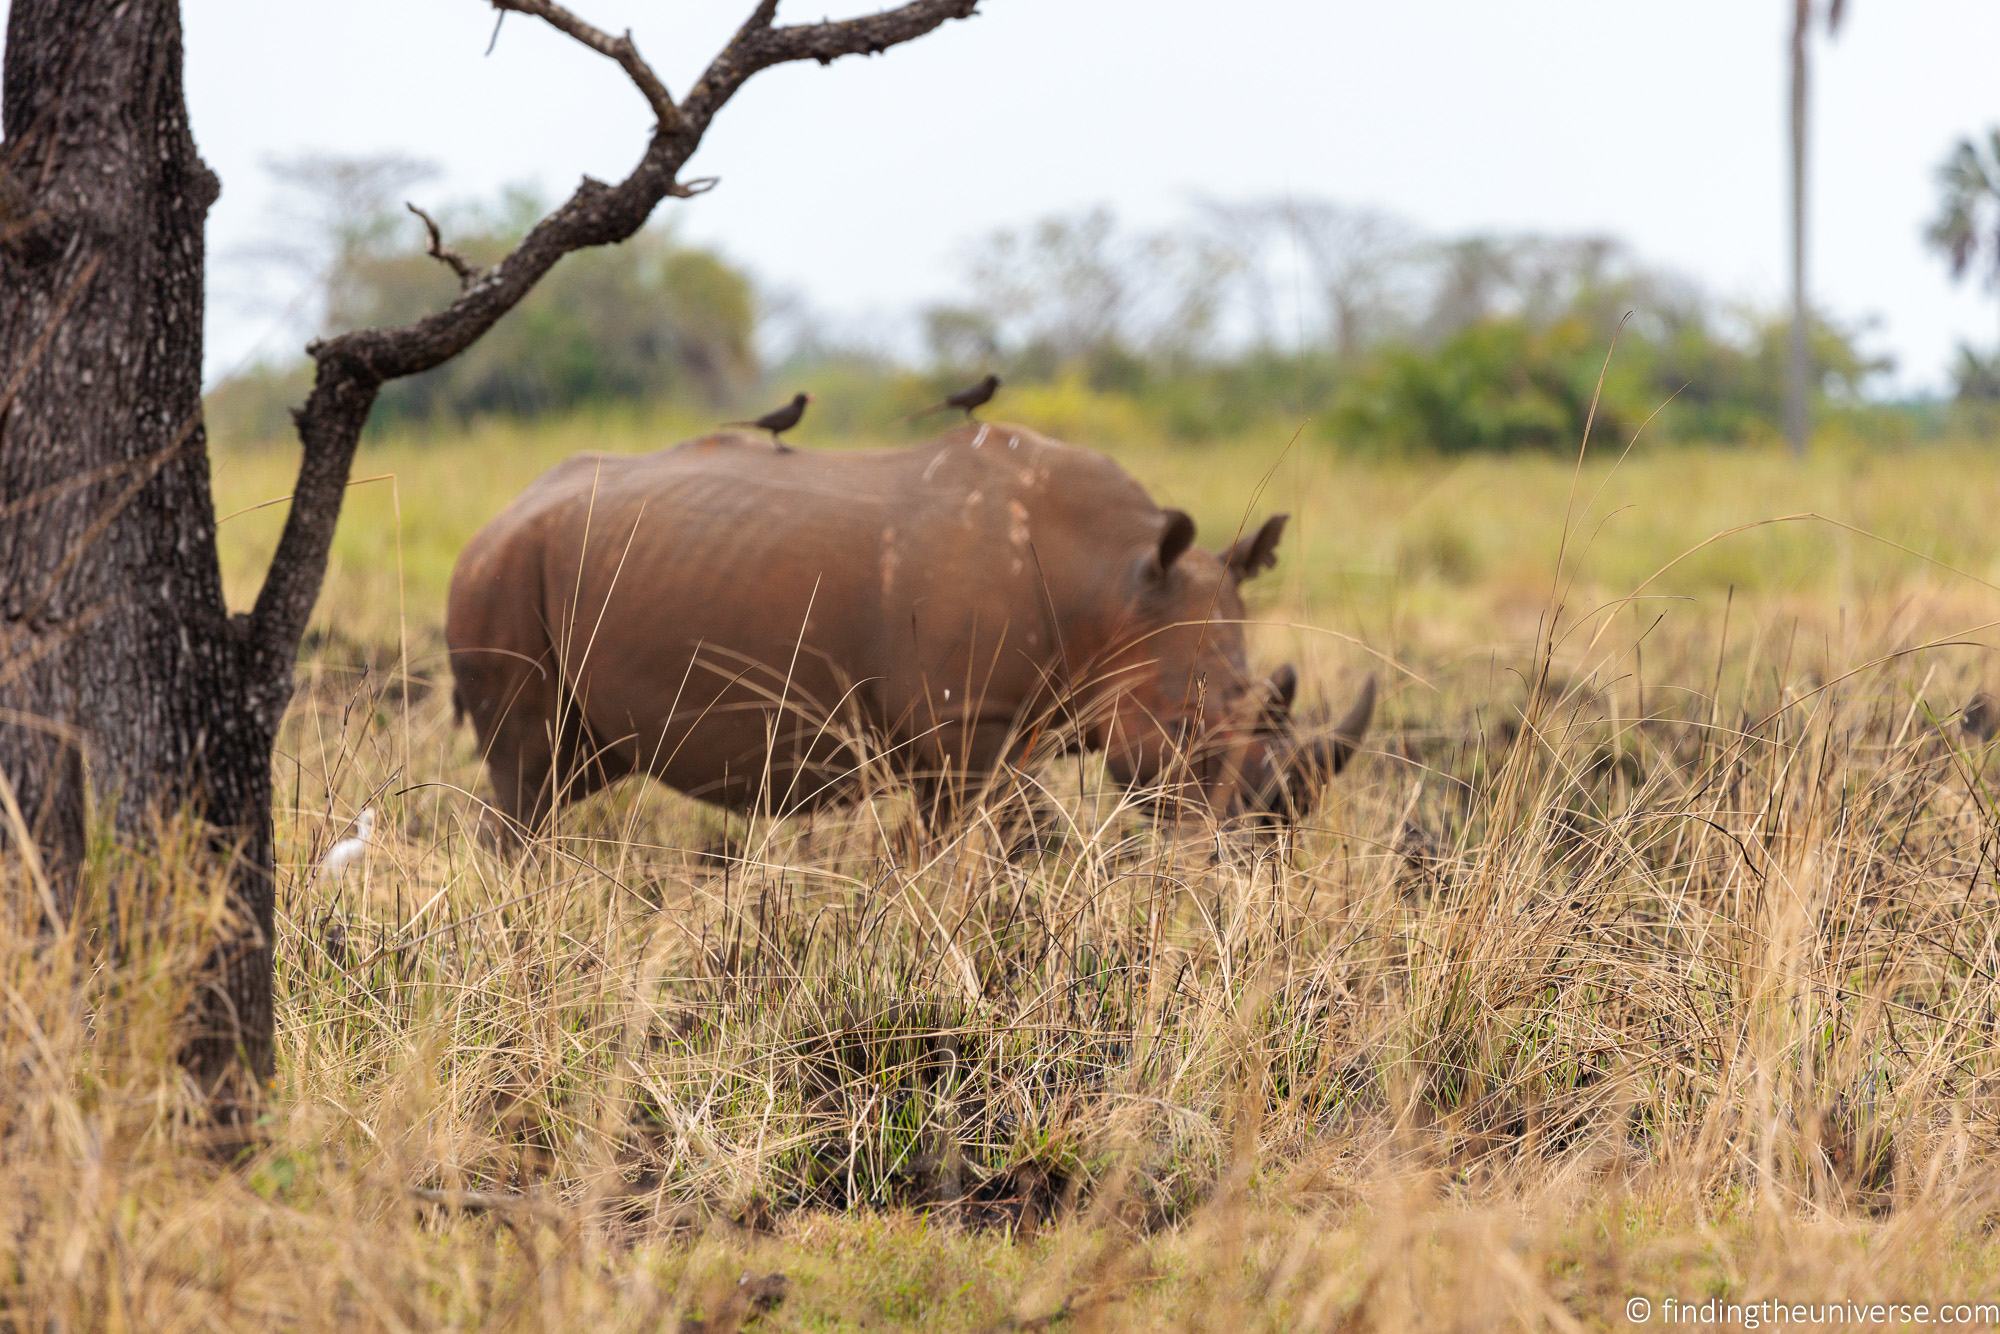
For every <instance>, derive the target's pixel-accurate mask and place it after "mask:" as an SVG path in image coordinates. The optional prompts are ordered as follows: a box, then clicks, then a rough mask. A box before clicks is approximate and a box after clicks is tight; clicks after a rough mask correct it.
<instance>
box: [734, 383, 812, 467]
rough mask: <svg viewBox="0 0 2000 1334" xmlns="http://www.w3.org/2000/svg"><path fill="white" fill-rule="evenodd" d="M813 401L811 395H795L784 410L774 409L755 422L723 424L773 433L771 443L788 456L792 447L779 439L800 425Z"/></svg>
mask: <svg viewBox="0 0 2000 1334" xmlns="http://www.w3.org/2000/svg"><path fill="white" fill-rule="evenodd" d="M812 401H813V396H812V395H811V394H793V395H792V401H791V402H789V403H787V404H785V406H783V407H782V408H772V409H771V410H770V411H769V412H767V413H765V414H764V415H763V416H761V417H759V418H757V419H756V420H755V421H744V422H724V423H722V424H723V425H724V426H753V427H755V428H756V429H758V430H760V431H769V432H770V433H771V443H772V444H774V445H776V446H777V447H778V452H779V453H781V454H788V453H790V452H791V448H792V447H791V446H790V445H788V444H786V443H785V442H784V441H782V440H780V439H779V438H778V437H779V436H781V435H783V434H784V433H785V432H787V431H789V430H791V429H792V428H793V427H794V426H797V425H798V424H799V418H801V417H803V416H805V415H806V404H808V403H810V402H812Z"/></svg>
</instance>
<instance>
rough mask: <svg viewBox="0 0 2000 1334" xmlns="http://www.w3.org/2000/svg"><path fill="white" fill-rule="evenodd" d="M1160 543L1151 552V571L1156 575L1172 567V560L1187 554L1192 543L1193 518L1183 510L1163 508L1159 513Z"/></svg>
mask: <svg viewBox="0 0 2000 1334" xmlns="http://www.w3.org/2000/svg"><path fill="white" fill-rule="evenodd" d="M1160 517H1161V519H1162V520H1163V522H1162V524H1161V526H1160V545H1159V548H1158V550H1156V551H1155V552H1154V553H1153V561H1152V571H1153V573H1154V574H1156V575H1160V574H1165V573H1166V572H1167V571H1168V570H1171V569H1173V568H1174V562H1175V561H1177V560H1179V559H1180V558H1181V557H1182V556H1185V555H1187V551H1188V548H1189V547H1191V546H1193V545H1194V520H1193V519H1190V518H1189V517H1188V516H1187V514H1186V513H1185V512H1184V511H1181V510H1165V511H1163V512H1162V513H1161V516H1160Z"/></svg>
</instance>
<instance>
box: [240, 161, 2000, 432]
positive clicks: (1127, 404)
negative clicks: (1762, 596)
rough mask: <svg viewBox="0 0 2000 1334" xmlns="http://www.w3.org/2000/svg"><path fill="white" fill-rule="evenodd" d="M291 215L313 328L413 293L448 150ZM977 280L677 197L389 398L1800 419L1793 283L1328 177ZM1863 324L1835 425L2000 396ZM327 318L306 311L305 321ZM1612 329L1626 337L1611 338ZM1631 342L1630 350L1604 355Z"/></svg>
mask: <svg viewBox="0 0 2000 1334" xmlns="http://www.w3.org/2000/svg"><path fill="white" fill-rule="evenodd" d="M271 171H272V174H273V177H274V179H275V181H276V182H277V183H278V185H279V186H280V187H281V191H282V194H283V197H284V199H285V203H284V205H283V206H282V207H281V208H280V209H279V210H277V211H276V213H275V215H274V216H276V217H277V218H278V227H279V236H278V239H274V241H273V242H272V243H270V244H269V245H267V246H264V247H259V248H258V249H257V250H255V251H253V252H249V253H244V254H238V255H235V256H231V257H225V258H226V260H227V263H228V267H229V268H230V269H231V270H232V271H233V272H234V273H236V274H237V275H239V277H243V278H246V279H247V281H246V282H245V285H244V286H245V290H247V291H248V292H249V293H251V294H252V296H251V299H252V300H260V299H262V298H261V297H260V296H257V295H255V294H259V293H262V292H265V291H270V290H281V291H304V292H306V293H307V294H308V304H309V306H310V308H309V309H299V308H297V307H296V305H295V307H294V308H293V309H290V310H286V311H279V312H277V313H278V314H279V317H280V318H281V320H283V321H284V322H285V325H286V327H287V328H289V329H296V330H298V331H300V332H302V333H307V334H310V333H317V332H321V331H328V330H338V329H348V328H354V327H357V326H362V325H367V324H376V323H382V322H391V321H394V322H400V321H404V320H409V319H412V318H416V317H418V316H420V315H422V314H424V313H425V312H428V311H431V310H435V309H437V308H438V307H440V306H442V305H443V304H445V303H446V302H447V301H449V300H450V298H451V296H452V294H453V292H454V291H455V289H456V284H457V279H456V278H455V277H454V276H453V274H452V273H451V272H450V271H449V270H448V269H447V268H446V267H445V266H444V265H442V264H440V263H439V262H437V260H435V259H433V258H432V257H430V256H429V255H427V254H426V253H425V245H424V239H425V233H424V228H423V225H422V224H421V223H420V222H419V220H418V219H417V218H416V217H414V216H413V215H412V214H411V213H409V212H408V211H406V210H405V208H404V207H403V204H402V200H404V199H405V198H408V197H410V196H411V194H412V193H413V187H415V186H418V185H421V184H422V183H423V182H425V181H426V180H427V179H428V178H429V177H430V176H431V175H432V174H433V173H432V170H431V169H430V168H429V167H427V166H426V165H425V164H423V163H420V162H415V161H412V160H409V159H404V158H394V157H388V158H368V159H358V160H357V159H339V158H326V157H303V158H295V159H288V160H286V161H283V162H278V163H274V164H272V166H271ZM544 204H545V201H543V200H541V199H539V198H537V197H536V196H535V195H534V194H533V193H532V192H529V191H525V190H515V191H512V192H509V193H507V194H505V195H503V196H502V197H501V198H499V199H495V200H489V201H477V202H472V203H467V204H462V205H460V206H457V207H453V208H447V209H442V210H439V212H438V215H437V216H438V221H439V223H440V225H441V227H442V229H443V234H444V237H445V240H446V243H447V244H448V245H450V246H451V247H452V248H453V249H455V250H457V251H458V252H459V253H461V254H462V255H463V256H464V257H465V258H466V259H467V260H469V261H470V262H472V263H474V264H480V265H483V264H487V263H490V262H492V261H493V260H494V259H496V258H497V257H498V256H500V255H501V254H503V253H504V252H505V250H506V249H507V248H508V247H509V246H510V245H511V244H512V243H513V242H514V241H516V240H517V239H518V238H519V237H520V236H521V235H522V234H523V232H524V231H525V229H526V228H527V227H528V226H529V225H531V223H532V222H533V220H534V219H535V217H537V216H538V215H539V213H540V212H541V211H542V209H543V207H544ZM961 279H962V280H961V285H960V291H959V293H958V294H957V295H956V296H954V297H953V298H952V299H951V300H948V301H943V302H939V303H937V304H934V305H932V306H930V307H928V308H926V309H923V310H921V311H917V312H913V313H912V318H911V319H910V320H909V321H908V322H907V326H906V327H903V328H900V329H893V330H884V329H881V328H873V329H861V330H858V331H857V330H855V329H852V328H844V327H843V326H842V325H841V323H840V322H839V320H838V319H836V318H834V317H830V316H828V315H827V314H826V313H824V312H821V311H818V310H815V309H814V308H812V307H811V305H810V304H809V303H808V302H807V301H805V300H804V299H802V298H800V297H798V296H796V295H794V294H788V293H785V292H781V291H774V290H770V289H768V288H765V287H763V286H761V285H760V284H759V283H758V281H757V279H756V278H755V276H754V275H752V274H750V273H748V272H746V271H745V270H744V269H743V268H742V267H741V266H739V265H737V264H735V263H733V262H731V261H730V260H729V259H728V258H727V257H726V256H724V255H722V254H720V253H718V252H716V251H714V250H712V249H709V248H707V247H704V246H699V245H694V244H691V243H689V242H687V241H685V240H684V239H683V238H682V237H680V236H679V235H678V234H677V233H676V231H675V230H674V228H673V227H672V225H671V224H667V225H655V226H653V227H651V228H648V229H647V230H646V231H645V232H643V233H641V234H640V235H639V236H638V237H636V238H635V239H634V240H633V241H632V242H630V243H628V244H625V245H623V246H616V247H608V248H604V249H600V250H596V251H590V252H585V253H582V254H579V255H575V256H572V257H570V258H569V259H567V260H565V261H564V262H563V263H562V264H561V265H559V266H558V267H557V268H556V270H555V271H554V272H553V273H551V274H550V275H549V276H548V277H547V278H546V279H544V280H543V282H542V283H541V285H540V286H539V287H538V288H537V289H536V291H535V292H534V294H533V295H532V296H531V297H530V298H529V299H528V300H527V301H526V302H524V303H523V304H522V305H521V307H520V308H519V309H518V310H517V311H516V312H515V313H514V314H512V315H511V316H509V317H508V318H507V319H505V320H503V321H501V323H500V324H499V325H498V326H497V327H496V328H495V329H494V330H493V331H492V332H491V333H489V334H488V335H487V336H486V337H485V338H484V339H482V340H481V341H480V342H479V343H477V344H476V345H475V346H474V347H473V348H472V349H470V350H469V351H468V352H467V353H466V354H465V355H463V356H461V357H459V358H457V359H456V360H454V361H452V362H450V363H449V364H447V365H446V366H445V367H443V368H441V369H439V370H438V371H435V372H432V373H431V374H429V375H425V376H420V377H417V378H415V379H412V380H407V381H401V382H398V383H396V384H394V385H391V386H390V387H389V388H388V389H386V390H385V392H384V393H383V396H382V400H381V404H380V406H379V407H378V409H377V411H376V413H375V416H374V418H373V419H372V423H371V426H372V428H373V429H375V430H378V431H380V430H385V429H393V428H395V427H399V426H401V427H409V426H413V425H414V426H418V427H428V426H437V427H447V426H458V425H463V424H466V423H468V422H470V421H473V420H477V419H484V418H492V417H500V418H533V417H538V416H543V415H550V414H563V413H569V412H574V411H576V410H579V409H592V410H596V409H603V408H623V407H628V406H634V405H636V406H644V407H655V408H661V409H671V410H672V411H673V414H674V415H675V416H676V417H680V418H688V419H696V420H700V419H707V418H715V419H720V418H722V417H724V416H730V415H737V414H738V413H740V412H743V411H750V410H761V409H762V408H763V407H766V406H769V403H768V402H767V400H769V401H775V400H776V399H778V398H781V397H783V396H784V395H785V394H788V393H790V392H792V391H793V390H794V389H795V388H808V389H810V390H812V391H813V393H814V394H815V396H816V405H815V408H814V415H813V422H812V426H813V427H814V428H816V431H817V432H818V433H821V434H823V435H825V436H829V437H837V436H849V437H856V436H859V437H867V438H877V437H894V436H900V435H907V434H910V433H913V432H916V431H920V430H923V429H926V428H927V426H934V425H936V422H934V421H933V422H929V423H922V422H920V423H910V422H907V421H906V420H905V418H906V416H907V414H908V413H909V412H910V411H911V410H912V409H913V408H916V407H920V406H922V405H923V404H925V403H927V402H930V401H934V400H935V399H936V398H937V397H939V396H941V394H942V393H943V392H946V391H948V390H950V389H952V388H955V387H957V386H958V385H960V384H963V383H966V382H969V381H970V380H973V379H975V378H977V377H978V376H979V375H980V374H983V373H984V372H986V371H987V370H994V371H997V372H998V373H1000V374H1001V375H1003V376H1004V377H1005V378H1006V380H1007V388H1006V390H1005V391H1004V393H1005V398H1004V400H1003V406H1002V408H1001V412H1002V413H1003V415H1005V416H1008V417H1011V418H1016V419H1020V420H1026V421H1031V422H1033V423H1035V424H1036V425H1037V426H1039V427H1041V428H1043V429H1046V430H1049V431H1052V432H1055V433H1057V434H1061V435H1066V436H1070V437H1073V438H1076V439H1079V440H1086V441H1092V442H1096V443H1116V442H1121V441H1139V440H1163V441H1173V442H1187V443H1198V442H1202V441H1205V440H1213V439H1217V438H1224V437H1235V436H1241V435H1242V434H1243V433H1245V432H1247V431H1255V430H1259V429H1267V428H1268V429H1270V430H1273V431H1276V432H1281V433H1283V434H1284V435H1286V436H1288V437H1289V436H1291V435H1292V434H1294V433H1299V434H1302V436H1303V437H1304V438H1305V439H1308V440H1315V441H1324V442H1328V443H1332V444H1337V445H1339V446H1340V447H1342V448H1346V449H1351V450H1357V451H1363V452H1378V453H1407V452H1418V453H1437V454H1466V453H1475V452H1481V451H1503V450H1521V449H1525V450H1552V451H1558V452H1565V451H1572V450H1574V449H1575V448H1576V446H1577V444H1578V442H1579V440H1580V439H1581V438H1582V435H1583V431H1584V424H1585V421H1586V418H1588V417H1589V414H1590V412H1591V404H1592V400H1593V396H1594V395H1597V394H1598V383H1599V376H1600V374H1602V376H1603V383H1602V391H1601V395H1599V397H1598V403H1597V414H1596V424H1595V428H1594V432H1593V435H1594V439H1595V440H1596V441H1597V442H1598V443H1600V444H1608V443H1616V444H1620V445H1622V444H1623V443H1625V442H1626V441H1628V440H1630V439H1632V438H1633V437H1634V436H1635V434H1639V433H1641V428H1642V427H1643V428H1644V430H1643V439H1646V440H1659V441H1684V442H1686V441H1699V442H1721V443H1761V442H1764V441H1767V440H1770V439H1774V438H1776V437H1777V435H1778V434H1779V429H1780V427H1779V421H1780V416H1781V412H1782V403H1783V375H1784V357H1785V346H1784V342H1785V333H1786V327H1787V326H1786V324H1785V321H1784V316H1783V314H1782V312H1779V311H1776V310H1756V309H1747V308H1743V307H1741V306H1738V305H1734V304H1731V303H1729V302H1726V301H1722V300H1719V299H1717V298H1716V297H1714V296H1713V295H1711V294H1710V293H1707V292H1705V291H1703V290H1702V289H1701V288H1700V287H1699V286H1698V285H1696V284H1694V283H1693V282H1691V281H1689V280H1687V279H1685V278H1683V277H1681V276H1679V275H1677V274H1674V273H1671V272H1668V271H1665V270H1663V269H1660V268H1658V267H1656V266H1653V265H1650V264H1648V263H1647V262H1645V261H1644V260H1643V259H1642V258H1640V257H1639V256H1636V255H1634V254H1632V253H1631V252H1630V251H1629V250H1628V249H1627V248H1626V247H1625V246H1624V245H1623V244H1621V243H1620V242H1619V241H1617V240H1615V239H1613V238H1608V237H1599V236H1544V235H1501V234H1492V235H1479V236H1467V237H1446V238H1439V237H1432V236H1426V235H1424V234H1423V233H1422V232H1420V231H1419V230H1418V229H1416V228H1415V227H1413V226H1411V225H1410V224H1408V223H1406V222H1403V221H1402V220H1400V219H1397V218H1395V217H1393V216H1390V215H1388V214H1385V213H1381V212H1379V211H1375V210H1371V209H1361V208H1350V207H1346V206H1343V205H1339V204H1335V203H1331V202H1325V201H1305V202H1301V201H1294V200H1283V201H1249V202H1244V201H1216V200H1203V201H1197V202H1196V203H1195V204H1193V205H1192V206H1191V207H1190V208H1189V209H1188V210H1187V212H1186V215H1185V216H1184V217H1183V218H1181V219H1180V220H1178V221H1177V222H1176V223H1174V224H1173V225H1170V226H1165V227H1158V228H1138V227H1133V226H1131V225H1128V224H1126V223H1123V222H1121V221H1120V219H1118V218H1117V217H1116V216H1115V215H1114V214H1113V213H1111V212H1110V211H1109V210H1108V209H1104V208H1094V209H1088V210H1084V211H1081V212H1078V213H1073V214H1068V215H1063V216H1056V217H1049V218H1044V219H1041V220H1039V221H1036V222H1033V223H1030V224H1028V225H1025V226H1021V227H1010V228H1003V229H1000V230H997V231H994V232H992V233H991V234H989V235H987V236H985V237H983V238H978V239H976V240H975V241H973V242H972V243H970V244H969V245H968V246H967V247H966V249H965V253H964V263H963V273H962V275H961ZM1869 332H1870V331H1869V329H1868V327H1867V326H1866V325H1865V324H1861V323H1854V322H1844V321H1841V320H1838V319H1835V318H1833V317H1831V316H1826V315H1822V316H1821V317H1819V318H1818V319H1817V321H1816V323H1815V326H1814V329H1813V333H1812V346H1813V351H1814V358H1815V369H1816V372H1817V374H1816V388H1817V392H1818V395H1819V398H1820V403H1819V405H1818V419H1819V421H1820V434H1821V436H1822V437H1823V438H1824V437H1827V436H1831V437H1832V438H1833V439H1835V440H1842V441H1846V442H1850V443H1861V444H1874V445H1892V444H1900V443H1910V442H1914V441H1918V440H1923V439H1929V438H1938V437H1943V436H1956V437H1959V438H1965V437H1967V436H1984V435H1989V434H1991V433H1992V431H1993V430H1994V428H1995V426H1996V425H2000V355H1993V356H1989V355H1986V354H1983V353H1981V352H1980V351H1978V350H1976V349H1973V348H1965V349H1963V350H1962V352H1961V354H1960V359H1959V362H1958V364H1957V366H1956V368H1955V371H1954V381H1955V386H1956V394H1955V397H1954V398H1953V399H1952V400H1950V401H1927V402H1912V403H1884V402H1880V401H1876V400H1874V399H1871V398H1870V397H1869V394H1868V390H1869V386H1870V383H1871V380H1872V379H1873V377H1875V376H1877V375H1879V374H1880V373H1882V372H1884V371H1886V370H1888V369H1889V364H1888V362H1887V361H1886V360H1884V359H1883V358H1881V357H1880V356H1878V355H1876V354H1874V353H1873V352H1871V351H1870V349H1869V347H1868V342H1869ZM301 341H303V339H302V340H301ZM1614 345H1615V351H1614ZM1607 356H1608V360H1607ZM306 375H307V370H306V364H305V361H304V359H303V357H300V358H298V359H297V360H296V361H290V362H265V363H259V364H255V365H252V366H249V367H248V368H245V369H241V370H239V371H237V372H236V373H233V374H230V375H227V376H224V377H223V378H222V379H220V380H219V381H218V382H217V383H216V384H214V385H213V386H212V391H211V395H210V429H211V432H212V433H213V434H215V435H216V436H218V437H220V438H223V439H226V440H236V441H252V440H263V439H278V438H283V437H286V436H288V435H289V425H288V420H287V413H288V411H289V409H290V407H291V406H293V405H294V404H296V403H298V402H299V401H300V400H301V399H302V398H303V396H304V394H305V392H306V390H307V388H308V387H309V386H308V383H307V380H306Z"/></svg>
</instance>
